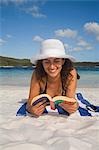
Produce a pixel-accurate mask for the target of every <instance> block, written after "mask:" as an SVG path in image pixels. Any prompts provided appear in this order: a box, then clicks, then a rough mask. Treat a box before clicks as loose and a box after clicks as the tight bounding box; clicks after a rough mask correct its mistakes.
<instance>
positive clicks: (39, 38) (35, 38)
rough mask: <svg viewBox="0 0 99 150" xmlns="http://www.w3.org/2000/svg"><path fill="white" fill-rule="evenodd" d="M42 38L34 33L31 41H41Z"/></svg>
mask: <svg viewBox="0 0 99 150" xmlns="http://www.w3.org/2000/svg"><path fill="white" fill-rule="evenodd" d="M43 40H44V39H43V38H41V37H40V36H38V35H36V36H35V37H33V41H36V42H42V41H43Z"/></svg>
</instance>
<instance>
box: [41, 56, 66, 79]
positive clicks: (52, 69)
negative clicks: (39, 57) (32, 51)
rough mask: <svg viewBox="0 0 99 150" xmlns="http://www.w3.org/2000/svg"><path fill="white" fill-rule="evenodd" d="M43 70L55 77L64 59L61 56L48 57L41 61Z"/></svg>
mask: <svg viewBox="0 0 99 150" xmlns="http://www.w3.org/2000/svg"><path fill="white" fill-rule="evenodd" d="M42 64H43V67H44V70H45V72H46V73H47V75H48V76H50V77H52V78H55V77H57V76H58V75H60V72H61V69H62V65H63V64H64V60H63V59H62V58H53V57H51V58H48V59H44V60H43V61H42Z"/></svg>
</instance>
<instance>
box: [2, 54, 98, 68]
mask: <svg viewBox="0 0 99 150" xmlns="http://www.w3.org/2000/svg"><path fill="white" fill-rule="evenodd" d="M74 65H75V66H76V67H94V66H99V62H76V63H74ZM0 66H32V64H31V63H30V60H29V59H16V58H10V57H3V56H0Z"/></svg>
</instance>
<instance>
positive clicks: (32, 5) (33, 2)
mask: <svg viewBox="0 0 99 150" xmlns="http://www.w3.org/2000/svg"><path fill="white" fill-rule="evenodd" d="M48 38H56V39H59V40H61V41H62V42H63V43H64V46H65V50H66V54H69V55H72V56H73V57H75V59H76V61H87V62H88V61H92V62H96V61H99V1H98V0H93V1H92V0H90V1H89V0H87V1H85V0H82V1H81V0H78V1H75V0H0V56H7V57H14V58H28V59H30V58H31V57H33V56H35V55H36V54H37V53H38V52H39V49H40V43H41V42H42V41H43V40H45V39H48Z"/></svg>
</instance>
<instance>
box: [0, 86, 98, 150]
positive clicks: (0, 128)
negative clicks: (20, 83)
mask: <svg viewBox="0 0 99 150" xmlns="http://www.w3.org/2000/svg"><path fill="white" fill-rule="evenodd" d="M28 91H29V88H28V87H13V86H9V87H7V86H4V87H0V95H1V96H0V132H1V133H0V135H1V136H0V137H1V138H0V150H18V149H19V150H99V117H80V116H76V114H73V115H71V116H70V117H66V116H65V117H63V116H51V115H43V116H41V117H39V118H33V117H29V116H27V117H19V116H16V111H17V110H18V108H19V107H20V106H21V105H22V103H21V102H22V101H25V100H26V99H27V97H28ZM77 92H82V93H83V95H84V97H85V98H86V99H89V100H90V101H91V102H92V103H93V104H97V105H99V88H94V89H92V88H81V89H80V88H79V89H77Z"/></svg>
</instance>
